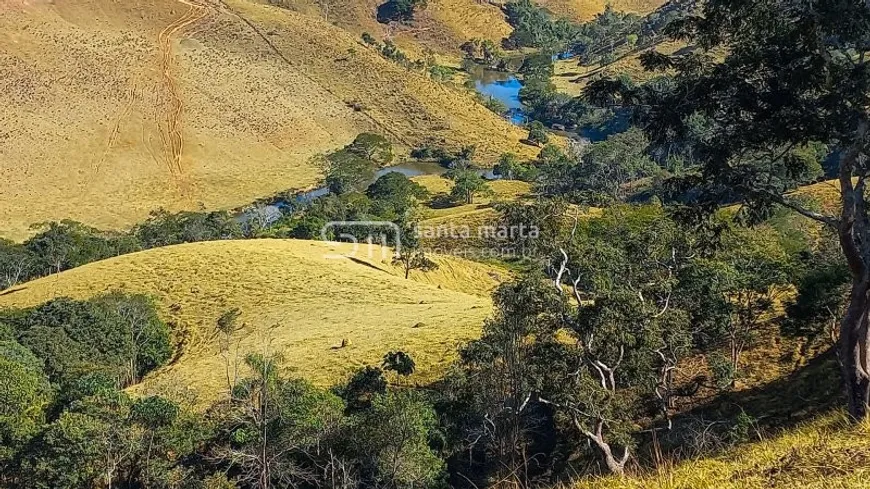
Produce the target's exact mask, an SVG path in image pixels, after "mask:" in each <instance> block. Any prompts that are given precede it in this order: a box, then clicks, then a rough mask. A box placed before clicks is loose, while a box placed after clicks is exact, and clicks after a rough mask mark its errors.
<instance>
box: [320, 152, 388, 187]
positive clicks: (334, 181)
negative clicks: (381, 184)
mask: <svg viewBox="0 0 870 489" xmlns="http://www.w3.org/2000/svg"><path fill="white" fill-rule="evenodd" d="M323 167H324V168H323V170H324V174H325V175H326V177H325V179H324V184H325V185H326V187H327V188H329V191H330V192H332V193H334V194H338V195H341V194H345V193H348V192H360V191H363V190H365V188H366V187H367V186H368V184H369V183H370V182H371V181H372V180H373V179H374V177H375V164H374V162H372V161H370V160H368V159H366V158H363V157H361V156H359V155H357V154H355V153H352V152H350V151H347V150H345V151H339V152H337V153H333V154H331V155H329V156H326V157H325V159H324V161H323Z"/></svg>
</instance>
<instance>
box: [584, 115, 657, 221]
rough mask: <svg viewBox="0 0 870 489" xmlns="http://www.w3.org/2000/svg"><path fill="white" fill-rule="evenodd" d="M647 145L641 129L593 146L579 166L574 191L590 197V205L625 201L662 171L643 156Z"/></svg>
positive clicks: (609, 138)
mask: <svg viewBox="0 0 870 489" xmlns="http://www.w3.org/2000/svg"><path fill="white" fill-rule="evenodd" d="M647 145H648V143H647V140H646V137H645V136H644V134H643V132H642V131H640V130H638V129H630V130H628V131H626V132H624V133H620V134H616V135H613V136H610V137H608V138H607V140H606V141H601V142H598V143H594V144H592V145H590V146H589V148H588V149H587V151H586V152H585V153H584V154H583V156H582V157H581V161H580V162H579V163H578V165H577V167H576V170H575V173H574V182H575V183H574V187H575V189H576V190H577V191H579V192H581V193H583V194H584V195H586V196H588V197H586V200H588V201H589V202H590V203H595V204H600V203H602V202H601V201H602V200H604V201H608V200H609V201H610V202H618V201H623V200H625V199H626V198H627V197H628V196H630V195H631V193H632V191H633V188H632V187H633V185H635V184H636V183H637V182H638V181H639V180H641V179H644V178H648V177H651V176H653V175H655V174H656V172H658V171H659V168H658V166H656V164H655V163H653V161H652V160H651V159H650V158H649V157H648V156H647V155H646V154H645V153H644V151H645V149H646V147H647ZM596 195H598V196H600V197H596Z"/></svg>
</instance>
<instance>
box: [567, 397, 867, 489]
mask: <svg viewBox="0 0 870 489" xmlns="http://www.w3.org/2000/svg"><path fill="white" fill-rule="evenodd" d="M868 481H870V423H867V422H865V423H862V424H859V425H853V424H851V423H849V422H848V421H847V419H846V417H845V415H844V414H842V413H834V414H831V415H828V416H824V417H822V418H819V419H816V420H814V421H812V422H810V423H807V424H805V425H802V426H799V427H797V428H795V429H793V430H789V431H787V432H785V433H783V434H781V435H779V436H776V437H774V438H771V439H768V440H763V441H758V442H754V443H749V444H747V445H745V446H742V447H740V448H737V449H734V450H731V451H729V452H727V453H725V454H723V455H721V456H718V457H714V458H706V459H698V460H689V461H685V462H681V463H679V464H678V465H676V466H675V467H672V468H662V469H660V470H659V471H657V473H654V474H652V475H648V476H641V477H625V478H622V479H619V478H604V479H597V480H588V481H583V482H580V483H578V484H575V485H573V486H572V489H708V488H709V489H714V488H715V489H792V488H797V487H800V488H802V489H864V488H866V487H868Z"/></svg>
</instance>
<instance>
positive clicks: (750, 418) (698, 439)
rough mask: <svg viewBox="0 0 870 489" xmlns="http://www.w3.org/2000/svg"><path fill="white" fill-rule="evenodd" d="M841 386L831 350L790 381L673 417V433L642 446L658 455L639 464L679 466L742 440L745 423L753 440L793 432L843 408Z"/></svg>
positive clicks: (654, 435)
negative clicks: (661, 459)
mask: <svg viewBox="0 0 870 489" xmlns="http://www.w3.org/2000/svg"><path fill="white" fill-rule="evenodd" d="M841 387H842V379H841V375H840V369H839V366H838V364H837V359H836V352H835V350H834V349H829V350H828V351H826V352H825V353H823V354H821V355H819V356H817V357H816V358H814V359H812V360H811V361H810V362H809V363H808V364H807V365H805V366H803V367H801V368H800V369H798V370H796V371H795V372H793V373H791V374H790V375H788V376H786V377H783V378H780V379H778V380H775V381H773V382H769V383H767V384H764V385H760V386H758V387H755V388H751V389H746V390H741V391H737V392H725V393H722V394H720V395H718V396H715V397H714V398H713V399H711V400H710V401H709V402H706V403H704V404H702V405H699V406H697V407H695V408H692V409H690V410H688V411H685V412H682V413H680V414H679V415H676V416H674V418H673V419H672V421H673V428H672V429H671V430H664V429H663V428H661V429H659V430H656V431H654V432H653V431H650V432H648V434H647V437H646V440H644V442H645V443H644V444H645V445H646V446H648V447H653V446H654V445H655V450H656V451H657V453H655V454H654V453H652V451H653V450H642V451H641V452H642V453H640V454H639V455H640V457H641V458H642V459H643V458H645V459H646V460H642V461H641V463H642V465H648V466H652V465H653V462H652V461H653V460H654V459H655V458H659V457H664V458H665V459H667V460H672V461H676V460H680V459H683V458H686V457H694V456H698V455H708V454H711V453H715V452H716V451H719V450H721V449H724V448H727V447H726V446H725V445H727V444H728V443H729V442H730V443H734V442H736V441H739V440H735V439H734V437H735V433H736V431H738V430H739V429H740V421H738V420H739V419H741V418H742V419H743V420H744V423H748V425H746V424H745V425H744V426H743V427H744V428H748V430H749V431H751V433H750V434H749V437H748V438H750V439H751V438H753V436H752V435H754V434H756V433H757V434H763V435H765V436H767V435H770V434H774V433H776V432H778V431H781V430H785V429H788V428H793V427H794V426H795V425H797V424H799V423H802V422H805V421H809V420H811V419H813V418H815V417H817V416H820V415H822V414H825V413H828V412H830V411H831V410H833V409H835V408H837V407H839V406H842V405H843V403H844V402H845V398H844V397H843V395H842V388H841ZM704 437H707V438H706V439H705V438H704ZM738 437H739V434H738ZM654 439H655V443H652V442H653V441H654ZM711 440H713V441H712V442H711ZM643 452H647V453H643ZM705 452H706V453H705Z"/></svg>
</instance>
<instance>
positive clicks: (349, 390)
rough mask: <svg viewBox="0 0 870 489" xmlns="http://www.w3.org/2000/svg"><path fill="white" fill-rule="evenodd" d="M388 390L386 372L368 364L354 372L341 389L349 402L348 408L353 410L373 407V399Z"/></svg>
mask: <svg viewBox="0 0 870 489" xmlns="http://www.w3.org/2000/svg"><path fill="white" fill-rule="evenodd" d="M386 390H387V381H386V379H384V372H383V371H382V370H381V369H379V368H377V367H371V366H367V367H364V368H361V369H359V370H357V371H356V372H354V374H353V376H352V377H351V378H350V380H349V381H348V382H347V385H345V386H344V387H343V388H342V389H341V397H342V398H344V401H345V402H346V403H347V409H348V410H349V411H351V412H353V411H359V410H362V409H367V408H369V407H371V405H372V399H374V397H375V396H376V395H378V394H383V393H384V392H386Z"/></svg>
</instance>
